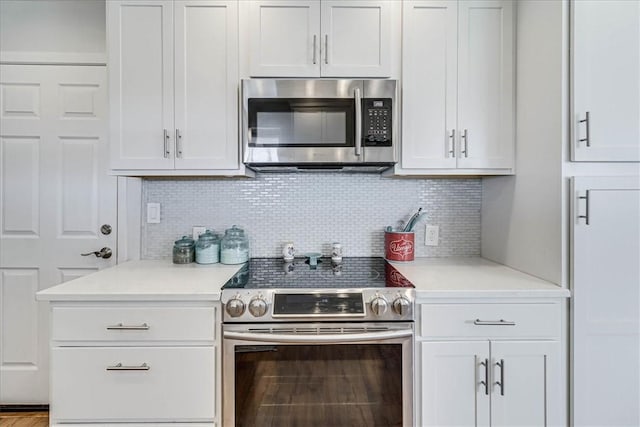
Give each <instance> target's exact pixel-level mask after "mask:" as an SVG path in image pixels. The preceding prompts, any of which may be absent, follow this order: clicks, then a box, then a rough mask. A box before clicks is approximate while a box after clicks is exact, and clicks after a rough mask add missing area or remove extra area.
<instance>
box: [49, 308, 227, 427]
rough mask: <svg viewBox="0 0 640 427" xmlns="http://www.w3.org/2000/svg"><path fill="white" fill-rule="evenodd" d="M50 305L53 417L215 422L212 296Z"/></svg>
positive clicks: (62, 420)
mask: <svg viewBox="0 0 640 427" xmlns="http://www.w3.org/2000/svg"><path fill="white" fill-rule="evenodd" d="M51 312H52V316H51V319H52V341H51V342H52V348H51V386H50V390H51V396H50V410H51V423H52V425H73V426H76V427H77V426H79V425H83V424H86V425H89V424H90V425H92V426H96V425H118V426H125V425H140V426H143V425H162V424H163V423H171V424H170V425H171V426H178V425H181V424H176V423H188V424H185V425H189V426H191V427H193V426H198V425H200V426H205V425H206V426H213V425H215V424H216V423H217V422H218V420H219V417H218V408H219V402H220V396H219V395H220V384H219V381H217V379H218V378H219V377H220V372H219V369H220V363H219V360H220V354H219V346H218V345H217V342H216V338H217V337H216V335H217V334H216V332H215V331H216V330H217V328H216V325H219V324H220V323H219V317H218V316H219V314H218V310H217V308H216V307H215V306H214V305H213V303H208V304H205V303H182V304H178V303H150V302H149V303H135V304H134V303H115V302H114V303H90V302H78V303H52V307H51ZM163 312H164V313H166V316H161V315H160V313H163ZM70 325H75V327H70ZM179 330H181V331H183V333H179Z"/></svg>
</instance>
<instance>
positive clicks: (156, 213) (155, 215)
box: [147, 203, 160, 224]
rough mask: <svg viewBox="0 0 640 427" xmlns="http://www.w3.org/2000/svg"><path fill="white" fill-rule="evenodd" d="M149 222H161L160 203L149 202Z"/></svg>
mask: <svg viewBox="0 0 640 427" xmlns="http://www.w3.org/2000/svg"><path fill="white" fill-rule="evenodd" d="M147 224H160V203H147Z"/></svg>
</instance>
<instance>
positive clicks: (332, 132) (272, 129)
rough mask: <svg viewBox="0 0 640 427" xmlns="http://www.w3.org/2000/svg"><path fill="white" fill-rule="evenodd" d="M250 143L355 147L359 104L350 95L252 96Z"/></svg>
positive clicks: (250, 104) (251, 144)
mask: <svg viewBox="0 0 640 427" xmlns="http://www.w3.org/2000/svg"><path fill="white" fill-rule="evenodd" d="M248 113H249V114H248V121H249V123H248V125H249V145H250V146H263V147H353V146H354V145H355V142H354V139H355V132H354V126H355V124H354V116H355V104H354V100H353V99H350V98H345V99H343V98H322V99H320V98H311V99H309V98H250V99H249V100H248Z"/></svg>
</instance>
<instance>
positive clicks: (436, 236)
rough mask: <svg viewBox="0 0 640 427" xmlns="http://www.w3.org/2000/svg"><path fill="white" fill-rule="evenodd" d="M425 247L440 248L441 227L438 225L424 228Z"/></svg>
mask: <svg viewBox="0 0 640 427" xmlns="http://www.w3.org/2000/svg"><path fill="white" fill-rule="evenodd" d="M424 230H425V232H424V245H425V246H438V241H439V240H440V227H439V226H437V225H427V226H425V227H424Z"/></svg>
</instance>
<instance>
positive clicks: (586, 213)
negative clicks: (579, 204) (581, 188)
mask: <svg viewBox="0 0 640 427" xmlns="http://www.w3.org/2000/svg"><path fill="white" fill-rule="evenodd" d="M589 191H590V190H587V191H586V192H585V194H584V196H578V199H579V200H584V201H585V208H584V215H578V219H580V218H583V219H584V223H585V225H589Z"/></svg>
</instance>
